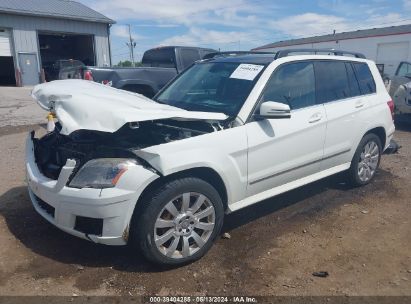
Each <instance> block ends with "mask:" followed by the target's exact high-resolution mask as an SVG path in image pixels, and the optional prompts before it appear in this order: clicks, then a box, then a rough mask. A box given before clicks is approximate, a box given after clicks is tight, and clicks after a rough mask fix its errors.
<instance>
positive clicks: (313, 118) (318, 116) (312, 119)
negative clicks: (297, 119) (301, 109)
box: [308, 112, 323, 123]
mask: <svg viewBox="0 0 411 304" xmlns="http://www.w3.org/2000/svg"><path fill="white" fill-rule="evenodd" d="M321 118H323V115H322V114H321V113H320V112H317V113H315V114H313V115H312V116H311V117H310V119H309V120H308V122H309V123H313V122H317V121H320V120H321Z"/></svg>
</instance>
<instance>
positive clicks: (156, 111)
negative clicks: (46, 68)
mask: <svg viewBox="0 0 411 304" xmlns="http://www.w3.org/2000/svg"><path fill="white" fill-rule="evenodd" d="M32 97H33V98H34V99H35V100H36V101H37V103H38V104H39V105H40V106H41V107H42V108H43V109H45V110H47V111H53V112H54V113H55V114H56V116H57V118H58V120H59V122H60V124H61V126H62V129H61V132H60V133H61V134H64V135H69V134H70V133H72V132H73V131H76V130H80V129H86V130H95V131H103V132H115V131H117V130H118V129H120V128H121V127H122V126H124V125H125V124H126V123H130V122H140V121H148V120H159V119H175V120H206V121H219V120H224V119H227V118H228V117H227V115H225V114H222V113H212V112H194V111H186V110H183V109H180V108H177V107H173V106H168V105H163V104H159V103H156V102H155V101H153V100H151V99H149V98H147V97H144V96H143V95H140V94H135V93H131V92H127V91H124V90H119V89H115V88H111V87H109V86H105V85H102V84H99V83H96V82H92V81H86V80H77V79H70V80H57V81H52V82H49V83H44V84H40V85H37V86H35V87H34V89H33V91H32Z"/></svg>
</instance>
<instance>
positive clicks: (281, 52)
mask: <svg viewBox="0 0 411 304" xmlns="http://www.w3.org/2000/svg"><path fill="white" fill-rule="evenodd" d="M291 53H314V54H317V53H332V54H333V55H335V56H344V55H352V56H354V57H356V58H364V59H365V56H364V54H361V53H357V52H349V51H342V50H335V49H285V50H279V51H277V52H276V53H275V59H278V58H281V57H287V56H290V54H291Z"/></svg>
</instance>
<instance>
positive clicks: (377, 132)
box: [363, 127, 387, 150]
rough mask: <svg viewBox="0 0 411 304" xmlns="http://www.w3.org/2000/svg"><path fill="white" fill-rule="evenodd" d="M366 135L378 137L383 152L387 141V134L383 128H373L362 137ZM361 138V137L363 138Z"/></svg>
mask: <svg viewBox="0 0 411 304" xmlns="http://www.w3.org/2000/svg"><path fill="white" fill-rule="evenodd" d="M368 134H375V135H377V136H378V138H379V139H380V141H381V148H382V149H383V150H384V148H385V144H386V140H387V133H386V132H385V129H384V127H375V128H373V129H370V130H368V131H367V132H366V133H365V134H364V136H366V135H368ZM364 136H363V137H364Z"/></svg>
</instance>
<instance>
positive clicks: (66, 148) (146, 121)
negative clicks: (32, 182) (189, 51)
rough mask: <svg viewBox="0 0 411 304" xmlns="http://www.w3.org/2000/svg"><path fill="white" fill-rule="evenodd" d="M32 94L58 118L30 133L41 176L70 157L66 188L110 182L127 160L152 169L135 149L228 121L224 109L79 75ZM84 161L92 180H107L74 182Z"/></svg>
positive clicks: (57, 169) (208, 129) (217, 127)
mask: <svg viewBox="0 0 411 304" xmlns="http://www.w3.org/2000/svg"><path fill="white" fill-rule="evenodd" d="M90 92H92V94H91V93H90ZM32 96H33V98H34V99H35V100H36V101H37V102H38V103H39V105H40V106H41V107H42V108H43V109H45V110H48V111H51V112H52V113H53V114H54V115H55V116H56V117H57V119H58V122H57V123H56V127H55V129H54V131H52V132H50V133H48V134H46V135H45V136H43V137H41V138H36V137H35V134H34V133H32V135H31V137H32V141H33V146H34V155H35V161H36V164H37V166H38V168H39V170H40V171H41V173H42V174H43V175H44V176H46V177H47V178H50V179H53V180H57V179H58V177H59V174H60V172H61V169H62V168H63V167H64V165H65V164H66V162H67V160H69V159H70V160H74V161H75V162H76V166H75V168H74V170H73V173H72V174H71V176H70V179H69V181H68V185H69V186H71V187H78V188H81V187H91V188H107V187H110V186H114V185H115V183H114V182H115V177H116V176H117V175H116V174H119V172H121V171H122V168H123V167H124V166H130V165H132V164H131V163H130V160H134V161H136V162H138V163H139V164H142V165H144V166H146V167H147V168H150V170H156V169H154V168H152V167H151V166H150V165H149V164H148V162H147V161H146V160H144V159H142V158H141V156H138V155H137V154H136V153H135V152H136V151H139V150H141V149H144V148H147V147H151V146H156V145H161V144H166V143H170V142H173V141H177V140H182V139H186V138H190V137H195V136H199V135H204V134H208V133H211V132H216V131H219V130H222V129H224V128H226V127H227V126H228V122H227V116H226V115H225V114H221V113H207V112H193V111H185V110H182V109H180V108H175V107H171V106H167V105H162V104H159V103H156V102H154V101H152V100H150V99H147V98H145V97H144V96H141V95H138V94H132V93H130V92H125V91H122V90H117V89H113V88H108V87H106V86H102V85H99V84H96V83H90V82H86V81H81V80H78V81H77V80H71V81H56V82H52V83H48V84H42V85H39V86H36V87H35V88H34V90H33V92H32ZM110 159H111V160H110ZM93 160H95V161H94V162H92V161H93ZM96 160H104V161H100V162H98V161H96ZM84 166H87V169H88V171H92V170H94V171H95V172H94V175H95V179H97V176H98V175H99V176H102V175H107V176H109V177H113V178H112V182H111V184H110V183H108V181H109V178H107V180H99V181H95V182H94V183H91V184H90V183H89V184H88V183H84V182H83V183H77V180H76V178H77V177H76V178H75V176H76V175H77V174H76V173H77V172H79V171H80V170H82V168H83V167H84ZM92 168H94V169H92ZM98 168H99V169H98ZM105 168H106V169H105ZM110 170H111V171H110ZM83 171H84V170H83ZM73 179H74V180H73ZM89 179H92V178H89Z"/></svg>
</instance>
